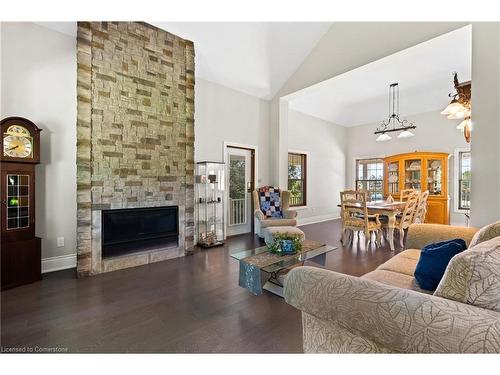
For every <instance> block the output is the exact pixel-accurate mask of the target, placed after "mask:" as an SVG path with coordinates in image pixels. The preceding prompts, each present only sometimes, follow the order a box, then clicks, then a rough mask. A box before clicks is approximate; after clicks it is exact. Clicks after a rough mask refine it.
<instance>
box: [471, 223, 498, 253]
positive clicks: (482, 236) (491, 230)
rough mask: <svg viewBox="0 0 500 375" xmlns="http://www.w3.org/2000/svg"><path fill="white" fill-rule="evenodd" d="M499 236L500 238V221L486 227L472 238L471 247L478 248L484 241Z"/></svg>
mask: <svg viewBox="0 0 500 375" xmlns="http://www.w3.org/2000/svg"><path fill="white" fill-rule="evenodd" d="M498 236H500V221H497V222H496V223H492V224H489V225H486V226H484V227H482V228H481V229H479V230H478V231H477V232H476V234H475V235H474V237H472V240H471V241H470V245H469V247H473V246H476V245H478V244H480V243H481V242H483V241H488V240H491V239H492V238H495V237H498Z"/></svg>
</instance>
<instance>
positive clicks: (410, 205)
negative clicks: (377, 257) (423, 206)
mask: <svg viewBox="0 0 500 375" xmlns="http://www.w3.org/2000/svg"><path fill="white" fill-rule="evenodd" d="M419 195H420V194H419V193H418V191H417V190H415V191H413V192H410V193H409V194H408V196H407V198H406V204H405V207H404V209H403V212H402V214H401V215H400V216H396V225H395V229H398V230H399V242H400V244H401V247H403V245H404V244H403V239H404V234H405V232H404V231H405V229H408V228H409V227H410V225H411V224H413V216H414V215H415V213H416V210H417V204H418V199H419ZM382 227H383V229H384V230H385V231H386V233H387V232H388V231H387V229H388V227H389V223H388V222H387V221H386V220H384V221H382Z"/></svg>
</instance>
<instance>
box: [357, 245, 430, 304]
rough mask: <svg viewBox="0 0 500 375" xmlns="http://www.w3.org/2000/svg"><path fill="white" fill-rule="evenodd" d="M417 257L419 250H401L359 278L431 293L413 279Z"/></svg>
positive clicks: (418, 256)
mask: <svg viewBox="0 0 500 375" xmlns="http://www.w3.org/2000/svg"><path fill="white" fill-rule="evenodd" d="M419 258H420V250H417V249H410V250H405V251H402V252H401V253H399V254H396V255H395V256H393V257H392V258H391V259H389V260H388V261H387V262H385V263H384V264H381V265H380V266H379V267H378V268H377V269H376V270H374V271H372V272H368V273H367V274H365V275H363V276H361V278H362V279H367V280H372V281H377V282H379V283H382V284H387V285H391V286H395V287H397V288H402V289H410V290H414V291H417V292H421V293H427V294H431V293H432V292H430V291H428V290H424V289H422V288H420V286H419V285H418V283H417V281H416V280H415V276H413V274H414V272H415V267H416V266H417V263H418V260H419Z"/></svg>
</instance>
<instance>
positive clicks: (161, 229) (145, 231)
mask: <svg viewBox="0 0 500 375" xmlns="http://www.w3.org/2000/svg"><path fill="white" fill-rule="evenodd" d="M101 220H102V237H101V250H102V257H103V258H110V257H115V256H120V255H127V254H130V253H135V252H141V251H147V250H152V249H158V248H166V247H171V246H178V240H179V208H178V207H177V206H167V207H149V208H126V209H117V210H103V211H102V217H101Z"/></svg>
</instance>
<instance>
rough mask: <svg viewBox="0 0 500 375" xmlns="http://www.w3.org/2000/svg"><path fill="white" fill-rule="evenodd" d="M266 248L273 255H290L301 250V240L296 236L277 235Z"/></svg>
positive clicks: (287, 234)
mask: <svg viewBox="0 0 500 375" xmlns="http://www.w3.org/2000/svg"><path fill="white" fill-rule="evenodd" d="M267 247H268V248H269V251H270V252H271V253H273V254H278V255H292V254H295V253H297V252H298V251H301V250H302V238H301V236H300V235H298V234H289V233H277V234H275V235H274V238H273V241H272V242H271V243H270V244H268V245H267Z"/></svg>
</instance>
